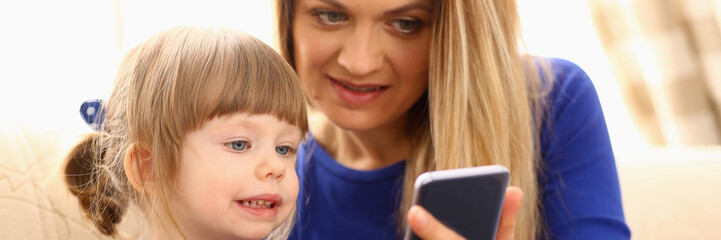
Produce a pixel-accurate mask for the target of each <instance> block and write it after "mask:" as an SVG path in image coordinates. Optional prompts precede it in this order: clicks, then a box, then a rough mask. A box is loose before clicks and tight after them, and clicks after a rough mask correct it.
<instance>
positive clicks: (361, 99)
mask: <svg viewBox="0 0 721 240" xmlns="http://www.w3.org/2000/svg"><path fill="white" fill-rule="evenodd" d="M328 78H329V79H330V82H331V86H332V87H333V91H334V92H335V93H336V94H337V95H338V97H340V98H341V99H342V100H343V101H345V102H347V103H349V104H351V105H366V104H369V103H371V102H373V100H375V99H377V98H378V97H380V96H381V95H382V94H383V93H385V90H386V89H388V86H384V85H372V84H367V85H355V84H351V83H348V82H344V81H341V80H337V79H334V78H331V77H328Z"/></svg>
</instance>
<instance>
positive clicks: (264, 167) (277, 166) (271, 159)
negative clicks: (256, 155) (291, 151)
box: [255, 152, 286, 181]
mask: <svg viewBox="0 0 721 240" xmlns="http://www.w3.org/2000/svg"><path fill="white" fill-rule="evenodd" d="M271 154H273V155H271ZM271 154H265V155H264V156H262V158H263V159H262V160H261V162H260V164H259V165H258V166H257V167H256V170H255V174H256V177H257V178H258V179H259V180H261V181H265V180H266V179H271V180H277V181H280V180H283V178H285V168H286V167H285V163H283V160H282V159H279V158H278V157H276V156H274V154H275V152H272V153H271Z"/></svg>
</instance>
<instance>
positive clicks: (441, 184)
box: [405, 165, 509, 240]
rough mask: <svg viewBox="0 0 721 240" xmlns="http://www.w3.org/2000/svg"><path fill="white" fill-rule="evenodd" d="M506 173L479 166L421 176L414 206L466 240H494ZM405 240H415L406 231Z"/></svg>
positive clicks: (505, 185) (428, 173)
mask: <svg viewBox="0 0 721 240" xmlns="http://www.w3.org/2000/svg"><path fill="white" fill-rule="evenodd" d="M508 178H509V174H508V170H507V169H506V168H505V167H503V166H498V165H493V166H481V167H472V168H462V169H452V170H443V171H435V172H427V173H423V174H421V175H420V176H418V178H417V179H416V182H415V185H414V193H413V199H412V201H413V204H417V205H421V206H422V207H423V208H425V209H426V210H427V211H428V212H430V213H431V214H432V215H433V216H434V217H435V218H436V219H438V220H439V221H440V222H441V223H443V224H444V225H446V227H448V228H450V229H452V230H454V231H455V232H456V233H458V234H459V235H461V236H463V237H465V238H466V239H489V240H492V239H495V237H496V231H497V228H498V223H499V219H500V216H501V210H502V208H503V201H504V197H505V192H506V187H507V186H508ZM405 239H418V237H417V236H415V234H414V233H413V232H412V231H411V230H410V227H409V228H408V229H407V230H406V236H405Z"/></svg>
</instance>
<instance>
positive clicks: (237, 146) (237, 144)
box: [225, 141, 250, 152]
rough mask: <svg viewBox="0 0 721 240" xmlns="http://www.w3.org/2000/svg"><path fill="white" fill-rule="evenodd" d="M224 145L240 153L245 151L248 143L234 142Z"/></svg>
mask: <svg viewBox="0 0 721 240" xmlns="http://www.w3.org/2000/svg"><path fill="white" fill-rule="evenodd" d="M225 145H226V146H228V147H230V148H231V149H233V150H235V151H238V152H240V151H243V150H245V149H247V148H248V147H249V145H250V143H249V142H248V141H234V142H229V143H226V144H225Z"/></svg>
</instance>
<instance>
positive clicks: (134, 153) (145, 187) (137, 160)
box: [124, 143, 153, 192]
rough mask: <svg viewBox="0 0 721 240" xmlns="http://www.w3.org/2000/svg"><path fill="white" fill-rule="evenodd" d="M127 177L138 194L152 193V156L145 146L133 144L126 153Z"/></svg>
mask: <svg viewBox="0 0 721 240" xmlns="http://www.w3.org/2000/svg"><path fill="white" fill-rule="evenodd" d="M124 166H125V175H126V176H127V177H128V181H129V182H130V184H131V185H133V188H135V190H136V191H138V192H146V191H150V190H151V189H150V183H152V182H153V161H152V155H151V154H150V151H149V150H148V149H147V148H144V147H143V144H137V143H134V144H131V145H130V146H129V147H128V149H127V150H126V151H125V164H124Z"/></svg>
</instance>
